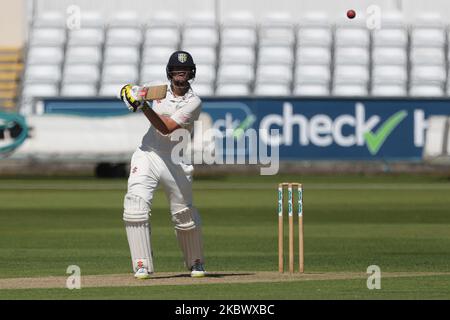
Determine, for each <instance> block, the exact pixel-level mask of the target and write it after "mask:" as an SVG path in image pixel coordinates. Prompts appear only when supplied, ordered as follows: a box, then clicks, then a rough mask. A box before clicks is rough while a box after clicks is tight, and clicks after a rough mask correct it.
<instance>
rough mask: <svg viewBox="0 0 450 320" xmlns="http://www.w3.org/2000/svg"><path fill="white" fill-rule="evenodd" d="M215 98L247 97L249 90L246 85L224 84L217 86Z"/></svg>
mask: <svg viewBox="0 0 450 320" xmlns="http://www.w3.org/2000/svg"><path fill="white" fill-rule="evenodd" d="M216 95H217V96H248V95H250V89H249V86H248V85H247V84H232V83H224V84H221V83H219V84H217V89H216Z"/></svg>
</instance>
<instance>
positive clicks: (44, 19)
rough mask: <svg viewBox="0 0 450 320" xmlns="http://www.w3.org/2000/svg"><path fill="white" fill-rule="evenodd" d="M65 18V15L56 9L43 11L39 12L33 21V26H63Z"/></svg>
mask: <svg viewBox="0 0 450 320" xmlns="http://www.w3.org/2000/svg"><path fill="white" fill-rule="evenodd" d="M65 22H66V19H65V16H64V15H63V14H62V13H61V12H58V11H46V12H45V11H44V12H42V13H39V14H38V16H37V17H36V18H35V19H34V21H33V27H34V28H36V27H40V28H64V27H65V26H66V24H65Z"/></svg>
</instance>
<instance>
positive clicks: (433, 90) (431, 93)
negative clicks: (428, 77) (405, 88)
mask: <svg viewBox="0 0 450 320" xmlns="http://www.w3.org/2000/svg"><path fill="white" fill-rule="evenodd" d="M409 95H410V96H412V97H442V96H443V95H444V90H443V88H442V86H440V85H432V84H412V85H411V88H410V90H409Z"/></svg>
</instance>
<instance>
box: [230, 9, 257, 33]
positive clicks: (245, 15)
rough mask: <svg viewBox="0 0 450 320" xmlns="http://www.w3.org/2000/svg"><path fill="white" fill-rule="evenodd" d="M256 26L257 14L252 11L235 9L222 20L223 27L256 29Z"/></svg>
mask: <svg viewBox="0 0 450 320" xmlns="http://www.w3.org/2000/svg"><path fill="white" fill-rule="evenodd" d="M255 26H256V19H255V15H254V14H253V13H252V12H250V11H234V12H231V13H230V14H228V15H227V16H225V18H224V19H223V22H222V27H223V28H231V29H234V28H238V29H241V28H242V29H249V28H250V29H252V28H253V29H254V28H255Z"/></svg>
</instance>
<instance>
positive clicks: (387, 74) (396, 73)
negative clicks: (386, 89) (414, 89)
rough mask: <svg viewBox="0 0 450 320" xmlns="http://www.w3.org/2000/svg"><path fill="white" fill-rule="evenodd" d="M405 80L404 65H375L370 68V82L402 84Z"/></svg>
mask: <svg viewBox="0 0 450 320" xmlns="http://www.w3.org/2000/svg"><path fill="white" fill-rule="evenodd" d="M407 81H408V73H407V69H406V66H399V65H376V66H374V67H373V69H372V82H373V83H375V84H397V85H404V84H406V82H407Z"/></svg>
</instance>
